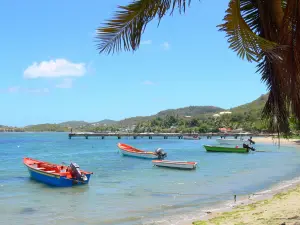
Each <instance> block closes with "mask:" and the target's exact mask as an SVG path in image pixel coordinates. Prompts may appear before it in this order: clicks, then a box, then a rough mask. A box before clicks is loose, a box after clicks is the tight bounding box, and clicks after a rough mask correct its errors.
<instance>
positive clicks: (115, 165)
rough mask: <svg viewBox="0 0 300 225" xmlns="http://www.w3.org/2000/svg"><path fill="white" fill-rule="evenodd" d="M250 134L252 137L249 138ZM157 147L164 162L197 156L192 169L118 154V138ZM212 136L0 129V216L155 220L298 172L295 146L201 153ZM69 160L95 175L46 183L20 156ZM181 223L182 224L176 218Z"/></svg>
mask: <svg viewBox="0 0 300 225" xmlns="http://www.w3.org/2000/svg"><path fill="white" fill-rule="evenodd" d="M254 140H255V139H254ZM118 142H123V143H127V144H130V145H133V146H136V147H138V148H141V149H145V150H154V149H156V148H158V147H161V148H163V149H164V150H165V151H166V152H167V153H168V158H167V159H170V160H191V161H197V162H198V168H197V170H195V171H180V170H171V169H163V168H156V167H153V166H152V163H151V160H145V159H138V158H130V157H123V156H121V155H120V154H119V153H118V149H117V147H116V144H117V143H118ZM214 143H215V140H213V139H212V140H207V139H202V140H199V141H195V140H179V139H167V140H164V139H163V138H154V139H152V140H149V139H148V138H141V139H136V140H133V139H128V138H124V139H121V140H117V139H116V138H106V139H104V140H102V139H97V138H90V139H88V140H86V139H84V138H73V139H72V140H69V139H68V138H67V134H66V133H1V134H0V152H1V154H0V162H1V163H0V165H1V166H0V218H1V221H3V222H4V223H3V224H25V225H27V224H59V225H60V224H63V225H69V224H70V225H71V224H72V225H77V224H78V225H79V224H101V225H102V224H103V225H106V224H116V225H119V224H122V225H127V224H128V225H129V224H130V225H132V224H158V222H155V221H161V220H162V219H163V218H171V217H172V216H173V215H174V216H176V215H178V214H182V215H184V214H185V213H188V212H192V211H193V210H196V209H199V208H202V207H207V206H208V205H214V204H217V203H219V202H221V201H225V200H230V199H232V198H233V195H234V194H236V195H238V196H239V195H244V194H251V193H254V192H257V191H259V190H262V189H265V188H269V187H270V186H272V185H274V184H276V183H278V182H280V181H283V180H289V179H292V178H294V177H297V176H299V175H300V170H299V169H300V151H299V150H297V149H295V148H293V147H281V148H280V149H278V148H277V147H276V146H272V145H257V146H256V147H257V149H259V150H264V151H266V152H256V153H250V154H234V153H233V154H228V153H207V152H205V150H204V148H203V147H202V145H203V144H214ZM25 156H27V157H32V158H36V159H40V160H44V161H49V162H54V163H61V162H66V163H69V162H70V161H74V162H76V163H78V164H79V165H80V167H81V168H82V169H84V170H87V171H92V172H94V174H93V175H92V177H91V180H90V183H89V185H87V186H79V187H73V188H52V187H49V186H46V185H44V184H41V183H38V182H35V181H33V180H31V179H30V178H29V174H28V171H27V170H26V168H25V166H24V165H23V164H22V158H23V157H25ZM179 224H180V223H179Z"/></svg>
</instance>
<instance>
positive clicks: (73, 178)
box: [23, 158, 93, 187]
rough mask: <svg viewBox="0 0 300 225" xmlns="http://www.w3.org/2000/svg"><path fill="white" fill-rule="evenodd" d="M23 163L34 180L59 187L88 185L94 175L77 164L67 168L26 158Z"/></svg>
mask: <svg viewBox="0 0 300 225" xmlns="http://www.w3.org/2000/svg"><path fill="white" fill-rule="evenodd" d="M23 163H24V164H25V166H26V167H27V169H28V171H29V174H30V176H31V177H32V178H33V179H35V180H37V181H40V182H42V183H45V184H48V185H52V186H58V187H70V186H73V185H79V184H87V183H88V182H89V180H90V176H91V174H93V173H92V172H86V171H83V170H80V169H79V166H78V165H77V164H76V163H71V164H70V166H65V165H58V164H53V163H48V162H43V161H40V160H35V159H31V158H24V159H23Z"/></svg>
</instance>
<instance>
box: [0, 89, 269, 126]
mask: <svg viewBox="0 0 300 225" xmlns="http://www.w3.org/2000/svg"><path fill="white" fill-rule="evenodd" d="M267 98H268V94H265V95H261V96H260V97H259V98H258V99H256V100H254V101H252V102H250V103H247V104H244V105H241V106H237V107H234V108H231V109H228V110H226V109H222V108H220V107H215V106H188V107H183V108H178V109H167V110H163V111H160V112H158V113H157V114H154V115H151V116H136V117H131V118H126V119H123V120H120V121H114V120H109V119H105V120H101V121H98V122H93V123H88V122H86V121H66V122H63V123H59V124H49V123H46V124H37V125H30V126H27V127H25V128H24V129H25V131H69V130H70V128H73V130H77V131H94V130H95V131H103V130H106V129H107V130H115V129H118V128H126V127H132V126H133V125H139V126H144V125H145V124H149V123H151V121H153V120H157V119H158V120H157V121H156V122H152V123H153V124H156V123H161V121H159V120H169V119H170V117H172V116H173V117H176V118H178V119H177V120H182V121H186V122H182V123H189V121H190V120H191V119H193V118H194V119H197V120H199V121H208V120H210V121H211V120H212V118H213V117H212V116H213V114H217V113H219V112H221V111H230V112H232V120H233V121H234V122H235V124H236V126H239V124H240V123H243V124H244V123H245V122H247V123H248V124H249V123H250V121H252V122H251V123H252V124H257V123H259V121H260V112H261V110H262V109H263V107H264V105H265V103H266V101H267ZM194 122H195V121H194ZM141 124H144V125H141ZM222 125H226V124H219V126H222ZM249 126H250V125H249ZM251 126H252V125H251ZM0 127H1V126H0Z"/></svg>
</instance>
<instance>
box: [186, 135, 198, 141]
mask: <svg viewBox="0 0 300 225" xmlns="http://www.w3.org/2000/svg"><path fill="white" fill-rule="evenodd" d="M183 139H185V140H199V139H201V137H200V136H198V135H193V136H183Z"/></svg>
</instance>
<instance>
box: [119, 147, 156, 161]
mask: <svg viewBox="0 0 300 225" xmlns="http://www.w3.org/2000/svg"><path fill="white" fill-rule="evenodd" d="M120 152H121V154H122V155H124V156H131V157H137V158H143V159H158V156H157V155H152V154H143V153H134V152H128V151H124V150H122V149H120Z"/></svg>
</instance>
